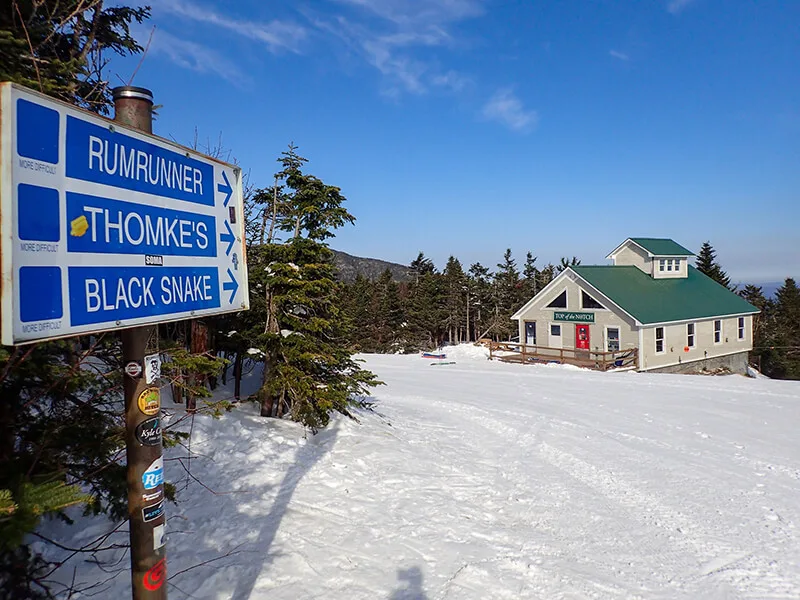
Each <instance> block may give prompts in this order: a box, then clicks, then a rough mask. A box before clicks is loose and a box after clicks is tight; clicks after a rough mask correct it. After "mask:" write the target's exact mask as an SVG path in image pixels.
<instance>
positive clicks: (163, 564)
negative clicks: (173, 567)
mask: <svg viewBox="0 0 800 600" xmlns="http://www.w3.org/2000/svg"><path fill="white" fill-rule="evenodd" d="M166 580H167V559H166V558H162V559H161V560H160V561H158V562H157V563H156V564H154V565H153V566H152V567H150V568H149V569H148V570H147V572H145V574H144V577H143V578H142V585H143V586H144V589H146V590H147V591H149V592H155V591H156V590H157V589H160V588H161V586H162V585H164V582H165V581H166Z"/></svg>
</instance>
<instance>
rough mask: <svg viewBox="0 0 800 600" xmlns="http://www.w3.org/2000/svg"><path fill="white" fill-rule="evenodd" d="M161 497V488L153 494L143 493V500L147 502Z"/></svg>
mask: <svg viewBox="0 0 800 600" xmlns="http://www.w3.org/2000/svg"><path fill="white" fill-rule="evenodd" d="M159 498H161V490H156V491H155V492H153V493H152V494H142V500H144V501H145V502H152V501H153V500H158V499H159Z"/></svg>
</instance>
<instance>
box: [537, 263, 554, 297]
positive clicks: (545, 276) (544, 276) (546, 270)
mask: <svg viewBox="0 0 800 600" xmlns="http://www.w3.org/2000/svg"><path fill="white" fill-rule="evenodd" d="M555 276H556V267H555V265H553V264H552V263H548V264H547V265H545V266H544V267H542V268H541V269H540V270H539V273H538V274H537V286H536V287H537V289H538V291H539V292H541V291H542V290H543V289H544V288H545V287H546V286H547V284H549V283H550V282H551V281H553V279H554V278H555Z"/></svg>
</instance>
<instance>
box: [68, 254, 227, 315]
mask: <svg viewBox="0 0 800 600" xmlns="http://www.w3.org/2000/svg"><path fill="white" fill-rule="evenodd" d="M219 292H220V289H219V276H218V273H217V269H214V268H204V267H163V268H158V269H153V268H151V267H122V268H119V267H118V268H110V267H69V304H70V309H71V311H70V325H73V326H74V325H89V324H91V323H105V322H107V321H127V320H128V319H133V318H136V317H146V316H152V315H166V314H170V313H179V312H189V311H193V310H202V309H204V308H215V307H217V306H219Z"/></svg>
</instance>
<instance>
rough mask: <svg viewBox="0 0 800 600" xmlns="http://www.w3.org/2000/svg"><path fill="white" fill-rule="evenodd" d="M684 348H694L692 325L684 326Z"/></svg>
mask: <svg viewBox="0 0 800 600" xmlns="http://www.w3.org/2000/svg"><path fill="white" fill-rule="evenodd" d="M686 346H687V347H688V348H694V323H687V324H686Z"/></svg>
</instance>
